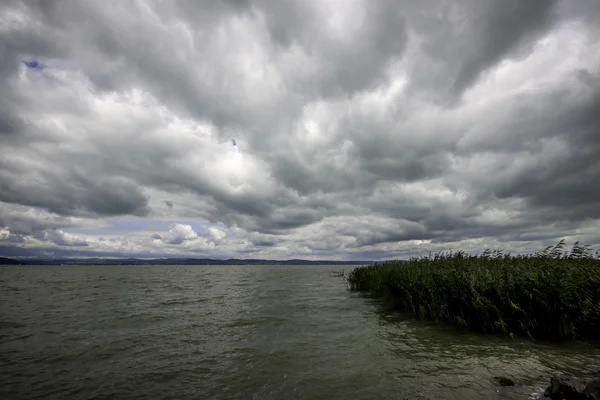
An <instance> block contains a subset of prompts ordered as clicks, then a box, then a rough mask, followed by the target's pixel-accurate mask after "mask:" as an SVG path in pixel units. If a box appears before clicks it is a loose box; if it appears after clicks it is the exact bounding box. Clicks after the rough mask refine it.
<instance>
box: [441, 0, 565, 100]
mask: <svg viewBox="0 0 600 400" xmlns="http://www.w3.org/2000/svg"><path fill="white" fill-rule="evenodd" d="M557 2H558V0H532V1H519V0H494V1H491V2H490V3H489V5H487V7H485V9H484V11H483V13H482V14H483V15H476V17H475V20H474V23H473V27H474V30H475V32H478V33H479V34H480V35H479V37H478V38H476V39H475V40H477V42H476V43H475V44H474V45H473V46H472V47H470V48H469V50H468V51H469V52H468V55H467V56H466V58H465V60H464V61H463V63H462V65H461V67H460V69H459V72H458V75H457V77H456V80H455V81H454V85H453V89H454V90H455V91H457V92H458V93H461V92H462V91H463V90H464V89H465V88H467V87H469V86H470V85H471V84H472V83H473V82H474V81H475V80H476V79H477V78H478V76H479V74H480V73H481V72H483V71H485V70H486V69H488V68H489V67H490V66H492V65H494V64H496V63H497V62H498V61H499V60H501V59H502V58H503V57H504V56H506V55H507V54H509V53H510V52H511V51H513V50H515V49H516V48H518V47H519V46H527V47H529V46H531V43H532V42H533V40H535V39H537V38H538V37H539V36H540V34H542V33H544V32H545V31H546V30H547V29H549V28H550V26H551V24H552V22H553V18H552V17H553V16H554V13H553V7H554V6H555V5H556V3H557ZM527 50H530V49H524V51H527Z"/></svg>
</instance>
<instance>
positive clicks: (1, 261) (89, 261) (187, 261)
mask: <svg viewBox="0 0 600 400" xmlns="http://www.w3.org/2000/svg"><path fill="white" fill-rule="evenodd" d="M377 263H379V262H378V261H359V260H350V261H340V260H333V261H331V260H317V261H313V260H302V259H292V260H261V259H236V258H231V259H226V260H219V259H212V258H154V259H147V260H146V259H139V258H111V259H105V258H68V259H32V258H29V259H13V258H6V257H0V265H123V266H135V265H173V266H176V265H372V264H377Z"/></svg>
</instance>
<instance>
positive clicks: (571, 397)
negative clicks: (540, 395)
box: [544, 374, 594, 400]
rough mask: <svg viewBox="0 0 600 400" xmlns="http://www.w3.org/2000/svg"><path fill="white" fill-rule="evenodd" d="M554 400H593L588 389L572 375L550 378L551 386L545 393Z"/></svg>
mask: <svg viewBox="0 0 600 400" xmlns="http://www.w3.org/2000/svg"><path fill="white" fill-rule="evenodd" d="M544 396H545V397H549V398H551V399H552V400H592V399H594V398H593V397H591V396H590V395H589V394H588V393H587V392H586V387H585V386H584V385H583V383H581V382H580V381H579V380H578V379H577V378H575V377H574V376H572V375H567V374H564V375H559V376H553V377H552V378H550V386H548V388H547V389H546V391H545V392H544Z"/></svg>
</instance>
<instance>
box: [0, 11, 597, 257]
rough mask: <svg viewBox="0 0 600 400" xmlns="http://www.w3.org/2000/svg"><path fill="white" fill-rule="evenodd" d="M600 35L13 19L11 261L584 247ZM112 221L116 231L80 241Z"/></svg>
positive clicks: (515, 20)
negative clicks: (37, 254) (38, 255)
mask: <svg viewBox="0 0 600 400" xmlns="http://www.w3.org/2000/svg"><path fill="white" fill-rule="evenodd" d="M599 20H600V7H599V6H598V4H597V2H594V1H592V0H589V1H588V0H582V1H581V2H570V1H566V0H562V1H559V0H556V1H555V0H532V1H527V2H524V1H516V0H514V1H513V0H509V1H501V0H486V1H474V0H473V1H461V2H445V1H438V0H427V1H423V2H412V1H408V0H406V1H391V0H379V1H375V2H365V1H361V0H357V1H352V2H348V3H344V2H339V3H334V2H322V1H317V0H309V1H299V0H289V1H281V2H279V1H277V2H273V1H267V0H256V1H250V0H247V1H234V0H229V1H223V2H212V1H200V2H195V1H178V2H159V3H155V2H148V3H146V2H143V1H142V2H134V3H123V4H121V3H119V6H115V5H113V6H107V5H105V4H104V3H98V2H92V1H84V2H80V1H69V0H64V1H31V2H17V1H7V2H3V3H2V5H0V52H1V54H2V55H3V57H1V58H0V91H1V92H2V96H1V97H2V98H1V99H0V137H1V138H2V141H1V142H0V155H1V156H2V157H1V158H0V186H1V187H2V190H0V202H2V203H0V204H4V205H6V207H5V208H6V210H3V211H2V212H0V238H1V241H2V243H3V244H2V245H3V246H5V248H6V249H8V248H9V247H10V246H13V247H10V248H11V249H14V248H23V249H24V250H23V251H24V252H25V251H34V250H32V249H34V248H36V246H38V247H39V248H44V249H45V250H43V251H48V252H52V251H54V250H53V249H63V250H65V249H68V248H74V247H86V248H88V249H89V251H91V252H94V251H96V252H105V253H106V254H113V253H114V254H116V253H119V254H124V253H127V252H131V251H132V250H131V249H132V248H134V249H136V250H135V251H138V252H140V253H144V252H149V253H152V254H183V253H184V252H188V253H190V254H206V253H207V252H208V253H210V252H212V253H214V254H219V255H222V256H227V255H233V254H235V253H240V254H247V255H251V256H257V257H266V258H268V257H281V258H291V257H293V256H295V255H303V256H306V257H340V258H347V257H355V258H361V259H364V258H373V257H376V258H379V257H383V258H385V257H388V256H389V257H396V256H406V255H407V254H415V253H416V252H420V251H425V252H427V251H429V250H431V249H434V250H435V249H444V248H447V247H448V246H464V247H465V248H468V249H476V248H479V247H481V246H486V245H490V244H491V245H503V244H507V245H510V246H511V248H514V249H529V248H531V247H535V246H536V245H541V244H546V243H548V242H551V241H552V240H555V239H560V238H561V237H568V238H571V239H573V240H575V239H582V240H584V239H588V240H591V241H594V240H596V241H597V240H598V238H597V237H596V236H595V235H594V231H595V229H596V230H597V227H598V223H599V221H600V202H598V199H599V198H600V192H599V191H598V189H596V187H600V185H595V184H594V183H595V182H597V181H598V179H599V177H600V164H599V161H598V160H600V145H599V143H600V136H599V132H600V119H599V118H598V112H597V110H598V109H600V100H599V99H600V83H599V82H600V67H598V65H600V53H599V51H598V48H597V46H595V43H597V40H598V38H600V29H599V28H598V27H597V26H598V25H597V22H598V21H599ZM25 58H34V59H39V60H40V61H43V62H45V63H47V64H48V65H52V66H59V67H56V68H49V69H48V70H43V71H33V70H28V69H27V68H26V67H25V66H24V65H23V63H22V61H23V59H25ZM231 139H235V140H236V141H237V147H236V148H234V147H233V146H232V144H231ZM175 204H177V206H176V207H175V206H174V205H175ZM13 207H21V208H19V209H18V210H17V209H16V208H14V209H13ZM15 210H17V211H15ZM36 213H37V214H36ZM40 213H41V214H40ZM36 218H37V221H36ZM115 218H116V219H121V220H122V221H127V222H126V223H125V222H124V223H125V225H127V224H130V228H128V229H129V230H126V231H123V232H121V231H118V230H113V231H110V232H108V233H107V232H102V233H99V232H97V231H94V230H91V231H85V232H84V233H81V234H79V233H78V234H75V233H73V232H75V231H74V230H72V229H76V228H78V227H81V226H84V225H85V226H95V225H94V224H97V225H98V224H100V225H102V223H104V225H110V224H109V223H108V221H113V220H114V219H115ZM152 220H157V221H163V222H164V224H165V226H167V225H168V226H171V228H168V229H165V230H164V231H160V232H158V231H157V229H155V228H154V227H153V228H150V227H145V228H144V227H140V226H142V225H140V224H143V222H140V221H145V222H144V223H147V222H148V221H152ZM200 223H207V224H209V225H208V226H210V227H212V230H211V229H209V228H208V227H207V228H200V227H199V226H200V225H196V224H200ZM549 227H551V228H549ZM86 229H87V228H86ZM90 229H91V228H90ZM548 229H554V231H553V233H551V234H548V233H547V230H548ZM99 235H105V236H106V238H105V237H103V236H99ZM584 241H585V240H584ZM15 246H16V247H15ZM25 249H28V250H25ZM7 251H8V250H7ZM10 251H13V250H10ZM40 251H42V250H40ZM57 251H58V250H57ZM61 251H62V250H61ZM65 251H66V250H65ZM57 254H58V253H57ZM81 254H83V253H81ZM144 254H145V253H144Z"/></svg>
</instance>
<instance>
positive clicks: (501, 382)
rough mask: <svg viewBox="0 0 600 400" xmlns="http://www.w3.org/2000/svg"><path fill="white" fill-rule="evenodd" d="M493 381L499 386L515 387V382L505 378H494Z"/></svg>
mask: <svg viewBox="0 0 600 400" xmlns="http://www.w3.org/2000/svg"><path fill="white" fill-rule="evenodd" d="M494 379H495V380H496V382H498V384H499V385H500V386H515V381H513V380H512V379H510V378H507V377H505V376H495V377H494Z"/></svg>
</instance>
